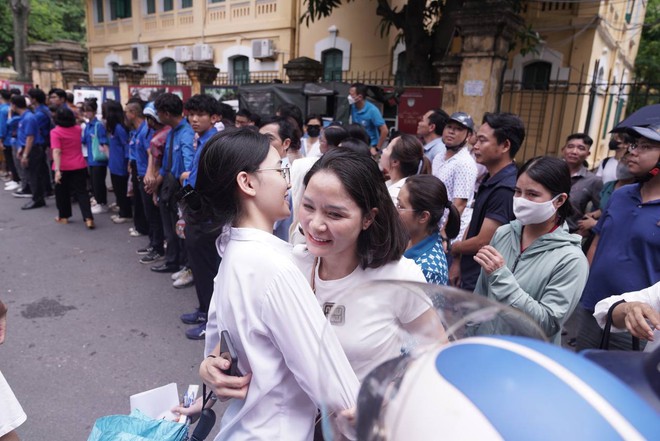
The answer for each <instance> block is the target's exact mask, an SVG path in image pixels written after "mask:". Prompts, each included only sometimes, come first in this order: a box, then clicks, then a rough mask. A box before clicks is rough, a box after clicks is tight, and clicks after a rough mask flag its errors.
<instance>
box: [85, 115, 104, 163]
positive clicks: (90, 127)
mask: <svg viewBox="0 0 660 441" xmlns="http://www.w3.org/2000/svg"><path fill="white" fill-rule="evenodd" d="M95 130H96V136H98V139H99V144H100V145H104V144H105V145H107V144H108V133H107V132H106V131H105V127H104V126H103V124H102V123H101V121H99V120H98V119H96V118H94V119H92V120H91V121H90V122H88V123H87V125H86V126H85V131H84V132H83V140H82V141H83V144H85V145H86V146H87V165H89V166H90V167H95V166H107V165H108V161H94V156H93V155H92V139H93V138H94V131H95Z"/></svg>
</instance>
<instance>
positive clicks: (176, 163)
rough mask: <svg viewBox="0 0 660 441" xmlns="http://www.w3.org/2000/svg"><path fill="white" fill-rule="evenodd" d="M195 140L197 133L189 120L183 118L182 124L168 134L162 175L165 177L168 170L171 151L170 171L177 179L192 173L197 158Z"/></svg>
mask: <svg viewBox="0 0 660 441" xmlns="http://www.w3.org/2000/svg"><path fill="white" fill-rule="evenodd" d="M194 139H195V132H194V131H193V129H192V127H190V124H188V120H187V119H185V118H181V122H180V123H179V124H178V125H177V126H176V127H174V128H173V129H172V130H170V133H168V134H167V140H166V141H165V151H164V152H163V165H162V167H161V168H160V175H161V176H165V171H166V170H167V168H168V165H169V164H168V159H169V155H170V149H171V148H173V149H174V150H173V152H172V167H171V169H170V171H171V172H172V175H174V177H175V178H177V179H179V177H180V176H181V173H183V172H185V171H190V170H191V169H192V165H193V159H194V158H195V150H194V149H193V140H194Z"/></svg>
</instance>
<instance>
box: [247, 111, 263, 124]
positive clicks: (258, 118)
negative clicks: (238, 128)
mask: <svg viewBox="0 0 660 441" xmlns="http://www.w3.org/2000/svg"><path fill="white" fill-rule="evenodd" d="M248 119H249V120H250V121H251V122H252V124H254V125H255V126H257V127H259V126H260V125H261V116H259V114H258V113H251V114H250V117H249V118H248Z"/></svg>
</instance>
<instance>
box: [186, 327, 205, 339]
mask: <svg viewBox="0 0 660 441" xmlns="http://www.w3.org/2000/svg"><path fill="white" fill-rule="evenodd" d="M186 337H187V338H189V339H190V340H204V339H205V338H206V323H202V324H201V325H199V326H195V327H194V328H190V329H188V330H186Z"/></svg>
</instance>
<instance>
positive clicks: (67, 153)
mask: <svg viewBox="0 0 660 441" xmlns="http://www.w3.org/2000/svg"><path fill="white" fill-rule="evenodd" d="M81 134H82V131H81V129H80V126H79V125H75V126H73V127H62V126H56V127H55V128H54V129H53V130H51V131H50V148H51V149H53V150H59V151H60V152H61V154H60V170H62V171H67V170H80V169H81V168H87V161H85V158H84V157H83V154H82V137H81ZM53 170H55V161H53Z"/></svg>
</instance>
